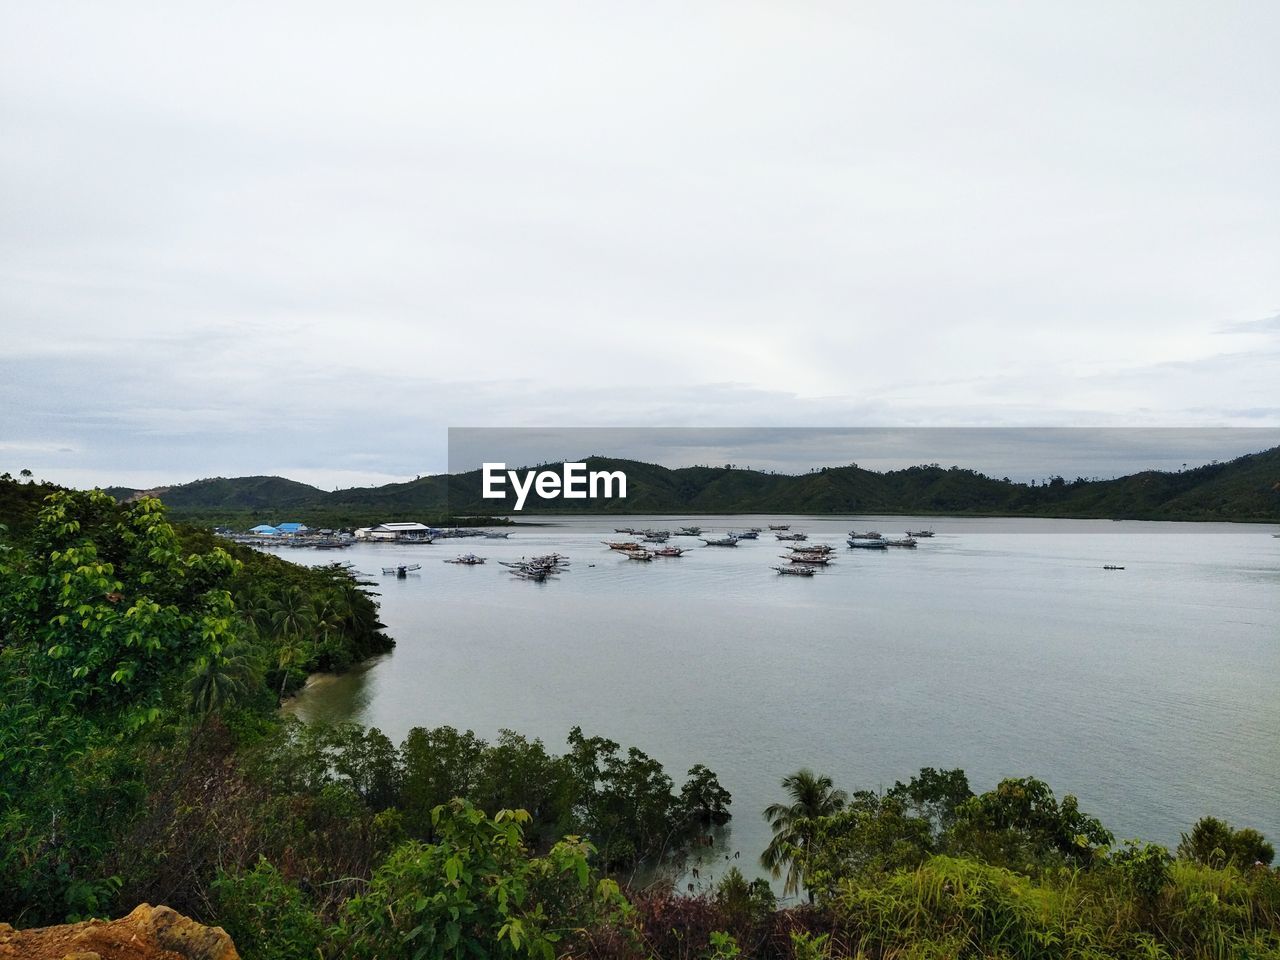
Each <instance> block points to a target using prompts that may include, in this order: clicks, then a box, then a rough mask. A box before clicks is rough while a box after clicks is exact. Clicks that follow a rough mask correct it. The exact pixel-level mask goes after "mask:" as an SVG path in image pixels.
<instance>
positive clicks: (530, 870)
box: [335, 800, 628, 960]
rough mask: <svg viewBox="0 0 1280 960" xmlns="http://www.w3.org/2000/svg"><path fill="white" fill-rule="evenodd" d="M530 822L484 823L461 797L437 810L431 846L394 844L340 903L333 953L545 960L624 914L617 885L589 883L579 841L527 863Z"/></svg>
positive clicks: (377, 959)
mask: <svg viewBox="0 0 1280 960" xmlns="http://www.w3.org/2000/svg"><path fill="white" fill-rule="evenodd" d="M529 819H530V818H529V814H528V813H526V812H525V811H523V810H514V811H513V810H501V811H499V812H498V813H497V814H495V815H494V816H493V817H492V818H490V817H487V816H485V814H484V813H482V812H481V811H479V810H477V809H476V808H475V807H474V806H472V805H471V804H470V803H468V802H467V801H465V800H453V801H451V802H450V803H449V804H447V805H442V806H440V807H437V808H436V809H435V810H434V811H433V812H432V821H433V824H434V832H435V834H436V835H437V837H438V838H439V839H438V841H437V842H436V843H434V844H429V845H428V844H422V843H419V842H417V841H412V840H411V841H408V842H406V843H404V844H402V845H401V846H399V847H397V848H396V850H395V851H394V852H393V853H392V854H391V856H390V857H388V858H387V860H386V862H385V863H384V864H383V865H382V866H381V867H379V868H378V869H377V870H376V871H375V872H374V875H373V879H372V881H371V882H370V884H369V888H368V891H367V892H366V893H364V894H363V895H361V896H358V897H355V898H353V899H352V900H351V901H349V902H348V904H347V906H346V909H345V911H344V915H343V919H342V923H341V925H340V926H339V928H338V929H337V930H336V931H335V935H336V940H337V944H338V946H339V947H340V950H341V956H344V957H352V958H355V960H393V958H401V957H404V958H409V957H413V958H415V960H453V958H457V960H461V958H464V957H465V958H472V957H495V958H514V957H531V958H538V960H554V958H555V957H556V956H557V955H559V954H560V953H562V952H565V947H566V946H568V941H569V940H570V938H571V937H572V936H573V935H574V934H575V932H576V931H578V930H581V929H583V928H585V927H588V926H591V925H592V924H596V923H599V922H602V921H604V920H606V919H608V918H611V917H614V916H620V915H621V914H623V913H624V912H625V911H626V910H627V909H628V904H627V902H626V900H625V899H624V898H623V897H622V894H621V893H620V892H619V890H618V886H617V884H616V883H614V882H613V881H612V880H599V881H597V880H596V879H595V878H594V877H593V876H592V873H591V869H590V866H589V865H588V862H587V857H588V855H589V853H590V852H591V848H590V845H588V844H586V843H584V842H583V841H581V840H578V839H577V838H574V837H567V838H565V839H564V840H562V841H561V842H560V843H557V844H556V845H555V846H554V847H552V849H551V850H550V852H548V853H547V855H546V856H545V857H531V856H529V852H528V850H527V849H526V847H525V845H524V825H525V824H527V823H528V822H529ZM569 952H572V951H569Z"/></svg>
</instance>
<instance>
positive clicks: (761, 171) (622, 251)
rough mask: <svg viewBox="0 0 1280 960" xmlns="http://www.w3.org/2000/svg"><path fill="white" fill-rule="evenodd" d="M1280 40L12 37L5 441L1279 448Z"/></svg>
mask: <svg viewBox="0 0 1280 960" xmlns="http://www.w3.org/2000/svg"><path fill="white" fill-rule="evenodd" d="M1277 29H1280V9H1272V8H1268V7H1265V6H1258V5H1255V6H1254V7H1252V8H1248V9H1246V8H1239V9H1234V10H1231V11H1227V12H1223V11H1216V10H1215V11H1212V12H1209V11H1206V10H1205V9H1204V8H1203V6H1202V5H1197V4H1192V3H1189V2H1188V3H1180V2H1175V3H1173V4H1172V5H1171V6H1167V7H1165V8H1163V9H1162V11H1161V12H1160V14H1159V15H1156V14H1155V13H1153V12H1151V11H1150V10H1145V9H1142V8H1139V7H1132V8H1123V9H1122V8H1118V7H1116V6H1115V5H1103V4H1086V5H1085V6H1084V7H1079V6H1076V7H1073V8H1072V9H1071V10H1070V11H1068V10H1065V9H1061V10H1060V9H1053V8H1044V9H1039V10H1036V11H1028V10H1027V9H1026V8H1025V6H1023V5H1020V4H1015V3H1012V2H999V3H997V4H995V5H994V6H992V7H988V8H985V9H984V12H982V13H981V14H978V13H974V12H973V11H970V10H963V11H962V10H960V9H959V8H956V7H955V6H954V5H952V4H947V3H940V2H939V3H926V4H925V5H924V6H922V7H914V8H912V9H910V10H908V9H906V8H902V9H897V8H893V7H890V6H886V7H881V8H870V7H869V8H865V9H864V8H856V9H855V8H852V7H832V6H823V5H821V4H820V5H819V6H817V7H808V6H803V5H778V4H771V5H753V4H747V5H743V4H739V3H727V2H725V3H719V2H712V3H710V4H709V5H705V6H699V7H697V8H691V7H689V6H688V5H680V4H674V3H665V2H664V3H659V4H658V5H657V6H653V5H648V6H645V7H643V8H639V7H637V8H628V7H612V8H609V9H607V10H604V9H602V10H600V11H595V12H592V13H590V14H588V13H585V12H584V11H583V9H582V8H581V7H579V6H574V5H571V4H561V3H559V2H553V3H552V4H551V5H550V6H545V7H538V8H536V9H535V8H533V7H529V6H527V5H520V4H507V3H497V4H494V5H485V6H484V7H475V8H461V7H441V6H432V5H426V6H424V5H422V4H416V3H409V2H396V0H382V2H378V3H376V4H375V6H374V8H370V9H369V10H362V11H361V12H360V13H359V14H356V13H353V12H352V11H351V10H348V9H344V8H340V7H334V6H327V5H323V4H322V5H320V6H319V7H317V6H315V5H314V4H302V3H300V2H289V0H286V2H283V3H279V4H273V5H271V6H270V8H269V9H267V8H263V7H262V6H261V5H248V4H242V3H238V2H231V3H228V4H225V5H224V6H223V7H221V8H220V9H219V14H218V16H217V17H216V18H214V17H209V16H208V15H207V14H206V13H204V12H202V11H200V10H199V9H198V8H183V9H177V10H173V11H171V12H170V14H169V15H167V16H166V17H165V18H157V17H155V16H154V11H153V10H152V8H151V7H150V6H149V5H147V4H143V3H141V2H131V0H125V2H122V3H117V4H111V5H110V6H109V7H108V6H104V5H92V4H81V5H73V6H72V7H70V8H66V9H62V8H59V9H58V10H57V11H54V10H53V9H51V8H48V7H47V6H41V5H38V4H36V5H31V4H28V5H8V6H7V7H5V8H4V9H3V10H0V264H2V265H3V266H0V342H2V343H3V348H2V349H0V376H2V377H3V381H0V402H2V403H3V404H4V406H3V407H0V438H3V439H5V440H6V442H21V443H27V444H31V443H50V442H57V443H58V444H59V445H60V446H65V447H69V448H74V450H75V453H74V454H68V453H65V452H59V451H49V452H47V453H46V454H44V455H42V456H41V457H40V458H39V459H42V460H43V461H44V462H45V465H46V466H47V467H48V469H50V470H54V469H57V470H63V471H72V470H75V471H80V472H79V473H77V475H78V476H79V475H90V474H92V475H93V476H99V475H100V476H102V478H103V480H104V481H109V480H113V479H117V478H121V479H127V478H128V477H131V476H152V475H153V474H155V473H165V472H166V471H168V472H169V473H170V475H171V476H172V477H173V478H174V479H181V478H184V477H192V476H205V475H210V474H219V473H222V474H226V473H245V472H249V473H260V472H282V471H284V470H285V469H286V468H287V469H290V470H300V471H304V472H306V473H307V475H308V476H312V477H316V478H318V479H321V480H326V481H328V480H332V482H333V483H345V482H346V481H348V480H349V479H351V477H352V476H353V474H352V471H354V472H355V473H356V474H359V473H360V471H366V474H365V475H366V476H367V477H368V478H370V479H371V480H372V479H374V478H377V477H383V476H412V475H415V474H417V473H421V472H424V471H426V470H431V469H439V468H442V467H443V462H444V459H445V449H444V447H445V443H444V436H445V430H446V428H447V427H448V426H450V425H454V426H456V425H466V424H490V425H503V426H510V425H552V426H556V425H564V424H579V425H582V424H599V425H686V426H716V425H720V426H726V425H741V424H744V423H745V424H758V425H761V426H765V427H768V426H779V425H782V426H795V425H803V426H848V425H857V424H866V423H877V424H888V425H896V424H916V425H933V426H940V425H956V424H969V425H1053V424H1060V425H1085V424H1087V425H1107V424H1117V423H1121V424H1122V423H1132V422H1140V423H1143V424H1161V423H1163V424H1166V425H1169V424H1203V423H1228V424H1229V423H1234V422H1237V421H1248V422H1253V423H1256V422H1258V420H1259V419H1264V420H1265V419H1266V417H1267V416H1268V414H1266V412H1265V411H1267V410H1268V409H1270V408H1272V407H1273V406H1274V403H1273V401H1271V399H1270V393H1269V392H1268V390H1269V388H1268V386H1267V379H1268V376H1269V374H1268V371H1267V364H1268V363H1273V362H1274V361H1273V360H1272V359H1270V358H1268V357H1265V356H1259V357H1250V356H1249V355H1248V354H1246V353H1245V352H1243V351H1241V352H1239V353H1238V354H1230V355H1227V354H1222V355H1221V356H1218V355H1219V354H1221V353H1222V352H1221V340H1220V339H1219V338H1218V336H1217V334H1218V332H1219V331H1221V330H1222V325H1221V322H1220V320H1218V319H1217V318H1221V317H1241V316H1263V315H1265V314H1266V313H1267V312H1268V311H1271V310H1274V304H1275V302H1276V285H1275V271H1274V267H1273V265H1274V263H1276V262H1280V224H1278V223H1277V221H1276V220H1275V218H1273V217H1270V216H1268V215H1267V211H1270V210H1272V209H1275V208H1276V207H1277V206H1278V205H1280V184H1278V183H1277V181H1276V178H1275V177H1274V173H1273V171H1272V169H1271V167H1272V166H1273V165H1272V164H1269V163H1268V162H1267V161H1268V158H1269V157H1270V155H1271V154H1272V153H1273V152H1274V151H1273V149H1272V147H1273V145H1274V143H1275V140H1276V137H1277V135H1278V134H1280V118H1278V117H1277V114H1276V111H1275V110H1274V104H1273V103H1272V100H1271V98H1270V97H1269V96H1268V93H1269V91H1270V90H1273V89H1275V87H1276V84H1277V82H1280V63H1277V61H1276V58H1275V57H1274V56H1273V55H1272V54H1273V51H1272V50H1271V49H1270V47H1269V46H1268V43H1267V38H1268V37H1271V36H1274V35H1275V33H1276V31H1277ZM1274 322H1275V318H1274V317H1271V318H1269V319H1267V320H1260V321H1251V322H1250V323H1248V324H1238V325H1235V327H1240V328H1241V329H1239V330H1235V332H1239V333H1260V334H1271V333H1274V329H1275V328H1274ZM1229 329H1233V330H1234V327H1233V328H1229ZM1272 369H1273V368H1272ZM1242 411H1248V413H1247V414H1246V413H1242ZM99 471H100V473H99ZM67 475H70V474H69V473H68V474H67ZM323 485H326V486H329V485H332V484H331V483H328V482H326V483H325V484H323Z"/></svg>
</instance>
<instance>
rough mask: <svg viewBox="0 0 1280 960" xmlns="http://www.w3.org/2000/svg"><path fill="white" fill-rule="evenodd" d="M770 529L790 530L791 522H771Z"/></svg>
mask: <svg viewBox="0 0 1280 960" xmlns="http://www.w3.org/2000/svg"><path fill="white" fill-rule="evenodd" d="M769 529H770V530H790V529H791V524H789V523H771V524H769Z"/></svg>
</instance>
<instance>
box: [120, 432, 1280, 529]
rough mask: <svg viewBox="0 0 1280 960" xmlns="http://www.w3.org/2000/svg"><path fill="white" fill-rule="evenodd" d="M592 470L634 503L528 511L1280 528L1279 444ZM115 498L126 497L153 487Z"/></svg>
mask: <svg viewBox="0 0 1280 960" xmlns="http://www.w3.org/2000/svg"><path fill="white" fill-rule="evenodd" d="M586 462H587V464H588V467H589V469H592V470H622V471H623V472H625V473H626V475H627V483H628V488H627V494H628V495H627V498H626V500H617V499H615V500H607V501H601V500H563V499H556V500H539V499H538V498H537V497H536V496H534V495H531V496H530V497H529V500H528V502H527V503H526V504H525V508H524V510H523V511H522V513H521V514H520V515H521V516H526V515H530V514H538V513H570V512H572V513H591V512H594V513H671V514H693V515H696V514H716V513H759V514H853V513H857V514H909V515H926V516H927V515H946V514H967V515H974V516H1043V517H1085V518H1088V517H1102V518H1124V519H1142V520H1237V521H1254V522H1280V447H1277V448H1274V449H1271V450H1266V451H1263V452H1261V453H1255V454H1250V455H1248V456H1244V457H1240V458H1238V459H1236V460H1231V461H1228V462H1225V463H1217V464H1212V465H1209V466H1204V467H1199V468H1197V469H1194V470H1186V471H1181V472H1177V473H1163V472H1158V471H1147V472H1143V473H1135V474H1132V475H1130V476H1125V477H1119V478H1117V479H1113V480H1086V479H1084V478H1074V479H1071V478H1066V477H1051V478H1048V482H1047V483H1045V482H1036V483H1015V482H1011V481H1009V480H1004V479H995V478H992V477H987V476H984V475H983V474H981V473H979V472H977V471H974V470H968V469H962V468H959V467H950V468H947V467H941V466H938V465H936V464H934V465H929V466H918V467H910V468H907V469H904V470H892V471H888V472H885V473H877V472H875V471H873V470H866V469H863V468H861V467H858V466H856V465H850V466H843V467H826V468H822V469H819V470H815V471H812V472H810V473H804V474H800V475H787V474H777V473H764V472H760V471H755V470H744V469H738V468H736V467H729V466H727V465H726V466H719V467H684V468H680V469H674V470H673V469H669V468H667V467H662V466H658V465H656V464H651V463H640V462H638V461H633V460H613V459H607V458H600V457H592V458H588V459H587V460H586ZM545 469H557V470H558V469H559V467H558V465H552V466H549V467H546V468H545ZM108 492H109V493H111V494H112V495H113V496H115V497H116V498H117V499H120V500H127V499H129V498H130V497H133V496H135V495H137V494H139V493H142V492H144V491H135V490H130V489H125V488H112V489H110V490H109V491H108ZM145 492H147V493H150V494H152V495H154V496H158V497H160V499H161V500H163V501H164V503H165V504H166V506H168V508H169V509H170V511H171V512H172V513H173V514H174V515H175V516H178V517H183V518H185V519H189V520H196V521H202V522H209V523H232V524H242V523H246V522H247V521H252V522H255V523H256V522H259V521H262V522H271V523H274V522H280V521H282V520H286V519H293V520H301V521H303V522H305V523H308V524H310V525H313V526H314V525H317V524H319V525H336V526H350V525H356V524H368V523H376V522H379V521H384V520H394V519H405V518H416V519H421V520H427V521H432V520H445V519H446V518H450V517H458V516H470V515H490V516H492V515H506V514H511V513H514V506H515V501H514V498H513V497H512V498H508V499H507V500H506V501H499V500H484V499H482V498H481V497H480V474H479V472H478V471H473V472H470V473H464V474H452V475H447V476H446V475H437V476H431V477H423V478H421V479H418V480H413V481H409V482H407V483H393V484H387V485H385V486H380V487H354V488H350V489H346V490H335V491H333V492H325V491H323V490H320V489H318V488H316V487H311V486H307V485H306V484H302V483H296V482H294V481H292V480H286V479H283V478H281V477H237V478H232V479H224V478H217V479H210V480H198V481H196V482H194V483H188V484H184V485H181V486H174V487H168V488H161V489H159V490H152V491H145Z"/></svg>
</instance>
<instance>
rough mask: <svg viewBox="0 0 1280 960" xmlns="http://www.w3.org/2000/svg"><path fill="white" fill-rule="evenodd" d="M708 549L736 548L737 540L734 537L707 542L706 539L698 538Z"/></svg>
mask: <svg viewBox="0 0 1280 960" xmlns="http://www.w3.org/2000/svg"><path fill="white" fill-rule="evenodd" d="M698 539H699V540H701V541H702V542H703V543H705V544H706V545H707V546H708V547H736V546H737V545H738V538H737V537H734V536H728V537H721V538H719V539H718V540H708V539H707V538H706V537H699V538H698Z"/></svg>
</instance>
